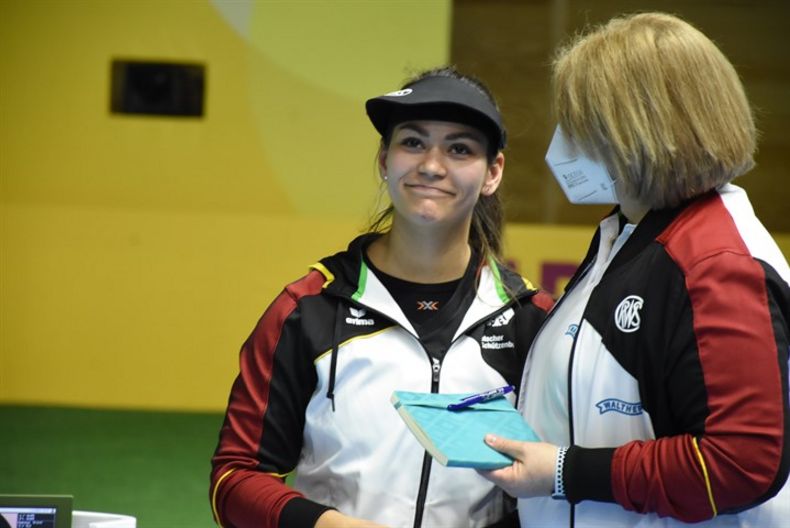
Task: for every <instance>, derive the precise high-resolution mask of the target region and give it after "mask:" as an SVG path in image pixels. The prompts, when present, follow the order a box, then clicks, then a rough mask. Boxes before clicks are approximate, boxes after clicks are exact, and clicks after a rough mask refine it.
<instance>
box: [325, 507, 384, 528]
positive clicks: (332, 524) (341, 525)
mask: <svg viewBox="0 0 790 528" xmlns="http://www.w3.org/2000/svg"><path fill="white" fill-rule="evenodd" d="M315 528H387V527H386V526H384V525H383V524H378V523H374V522H373V521H366V520H365V519H357V518H355V517H349V516H347V515H343V514H342V513H340V512H339V511H337V510H327V511H325V512H324V513H322V514H321V516H320V517H319V518H318V521H316V523H315Z"/></svg>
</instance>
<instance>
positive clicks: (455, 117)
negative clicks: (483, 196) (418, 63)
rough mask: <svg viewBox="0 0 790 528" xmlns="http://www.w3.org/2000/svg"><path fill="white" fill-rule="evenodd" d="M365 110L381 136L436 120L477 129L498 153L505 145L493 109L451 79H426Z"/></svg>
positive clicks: (484, 99)
mask: <svg viewBox="0 0 790 528" xmlns="http://www.w3.org/2000/svg"><path fill="white" fill-rule="evenodd" d="M365 109H366V110H367V113H368V117H369V118H370V121H371V122H372V123H373V126H374V127H375V128H376V130H377V131H378V132H379V134H381V136H382V137H386V136H387V134H389V132H390V131H391V130H392V128H393V127H394V126H395V125H397V124H398V123H402V122H404V121H416V120H435V121H450V122H455V123H462V124H465V125H468V126H471V127H474V128H477V129H479V130H481V131H482V132H483V133H485V135H486V137H487V138H488V140H489V142H490V143H491V144H492V145H494V146H496V148H497V150H502V149H503V148H505V145H506V143H507V140H506V133H505V127H504V126H503V125H502V117H501V116H500V115H499V111H498V110H497V108H496V106H495V105H494V104H493V103H492V102H491V101H490V100H489V99H488V97H486V96H485V95H484V94H483V93H482V92H481V91H480V89H479V88H477V87H476V86H473V85H472V84H470V83H469V82H467V81H464V80H461V79H456V78H454V77H441V76H435V77H426V78H425V79H421V80H419V81H417V82H415V83H414V84H412V85H411V86H409V87H408V88H405V89H403V90H398V91H397V92H391V93H388V94H385V95H382V96H379V97H374V98H373V99H368V100H367V102H366V103H365Z"/></svg>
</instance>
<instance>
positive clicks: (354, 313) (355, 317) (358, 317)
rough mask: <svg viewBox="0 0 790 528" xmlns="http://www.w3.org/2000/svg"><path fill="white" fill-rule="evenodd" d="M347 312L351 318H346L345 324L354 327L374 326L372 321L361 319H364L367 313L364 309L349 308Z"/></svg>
mask: <svg viewBox="0 0 790 528" xmlns="http://www.w3.org/2000/svg"><path fill="white" fill-rule="evenodd" d="M348 311H349V312H350V313H351V317H346V324H350V325H354V326H373V325H374V324H376V322H375V321H374V320H373V319H362V318H363V317H365V313H367V312H365V309H364V308H354V307H353V306H350V307H349V308H348Z"/></svg>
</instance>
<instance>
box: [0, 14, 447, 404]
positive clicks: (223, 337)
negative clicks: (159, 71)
mask: <svg viewBox="0 0 790 528" xmlns="http://www.w3.org/2000/svg"><path fill="white" fill-rule="evenodd" d="M449 9H450V3H449V0H439V1H431V2H422V1H418V0H414V1H405V2H369V3H368V2H357V1H346V2H343V1H340V2H259V3H253V2H235V1H231V0H226V1H221V0H216V1H214V2H208V1H190V2H183V1H175V0H164V1H157V2H144V1H139V0H119V1H115V2H105V1H102V0H79V1H75V2H63V1H60V0H30V1H22V0H9V1H6V2H1V3H0V72H2V73H1V74H0V89H1V90H2V91H1V92H0V149H2V150H1V151H0V222H1V223H0V237H1V238H0V244H1V245H0V401H7V402H31V403H58V404H73V405H90V406H108V407H137V408H178V409H196V410H197V409H220V408H222V407H223V406H224V403H225V399H226V397H227V392H228V388H229V386H230V381H231V378H232V376H233V372H234V370H235V368H236V357H237V350H238V347H239V345H240V344H241V342H242V340H243V339H244V337H246V335H247V333H248V332H249V331H250V329H251V328H252V326H253V324H254V322H255V320H256V319H257V317H258V316H259V314H260V312H261V311H262V310H263V308H264V307H265V306H266V304H267V303H268V302H269V301H270V300H271V299H272V297H273V296H274V295H275V294H276V293H277V291H279V289H280V288H281V287H282V286H283V284H285V283H286V282H287V281H290V280H293V279H295V278H296V277H298V276H299V275H300V274H302V273H303V272H304V270H305V269H306V266H307V265H308V264H310V263H312V262H313V261H315V260H316V259H317V258H318V257H319V256H322V255H324V254H327V253H330V252H334V251H336V250H337V249H339V248H341V247H342V246H343V245H344V244H345V242H346V241H347V240H348V239H349V238H350V237H351V236H353V235H354V234H355V233H356V232H357V231H358V230H359V229H360V228H361V227H362V226H363V224H364V222H365V220H366V219H367V216H368V214H369V212H370V209H371V207H372V205H373V201H374V200H373V198H374V195H375V193H376V188H377V187H376V183H377V179H376V176H375V174H374V164H373V159H374V154H375V148H376V142H377V138H376V135H375V133H374V132H373V130H372V128H371V127H370V124H369V123H368V122H367V118H366V116H365V114H364V109H363V102H364V100H365V98H367V97H369V96H371V95H374V94H379V93H384V92H385V91H390V90H393V89H395V88H397V87H399V85H400V83H401V82H402V81H403V79H405V78H406V77H407V76H408V75H410V74H411V73H414V71H416V70H419V69H422V68H425V67H429V66H434V65H437V64H441V63H444V62H446V61H447V58H448V46H449ZM415 12H419V16H414V13H415ZM113 58H124V59H147V60H176V61H189V62H203V63H205V65H206V68H207V97H206V115H205V117H204V118H203V119H189V118H181V119H179V118H176V119H167V118H158V117H130V116H119V115H112V114H110V113H109V112H108V107H109V98H108V97H109V72H110V62H111V60H112V59H113Z"/></svg>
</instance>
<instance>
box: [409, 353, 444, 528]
mask: <svg viewBox="0 0 790 528" xmlns="http://www.w3.org/2000/svg"><path fill="white" fill-rule="evenodd" d="M430 359H431V371H432V372H433V375H432V377H431V392H433V393H436V392H439V376H440V374H441V372H442V362H441V361H440V360H438V359H436V358H435V357H431V358H430ZM430 478H431V455H429V454H428V452H427V451H426V452H425V454H424V455H423V458H422V472H421V473H420V489H419V491H418V492H417V506H416V508H415V510H414V528H420V527H421V526H422V513H423V510H424V509H425V499H426V497H427V495H428V481H429V480H430Z"/></svg>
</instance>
